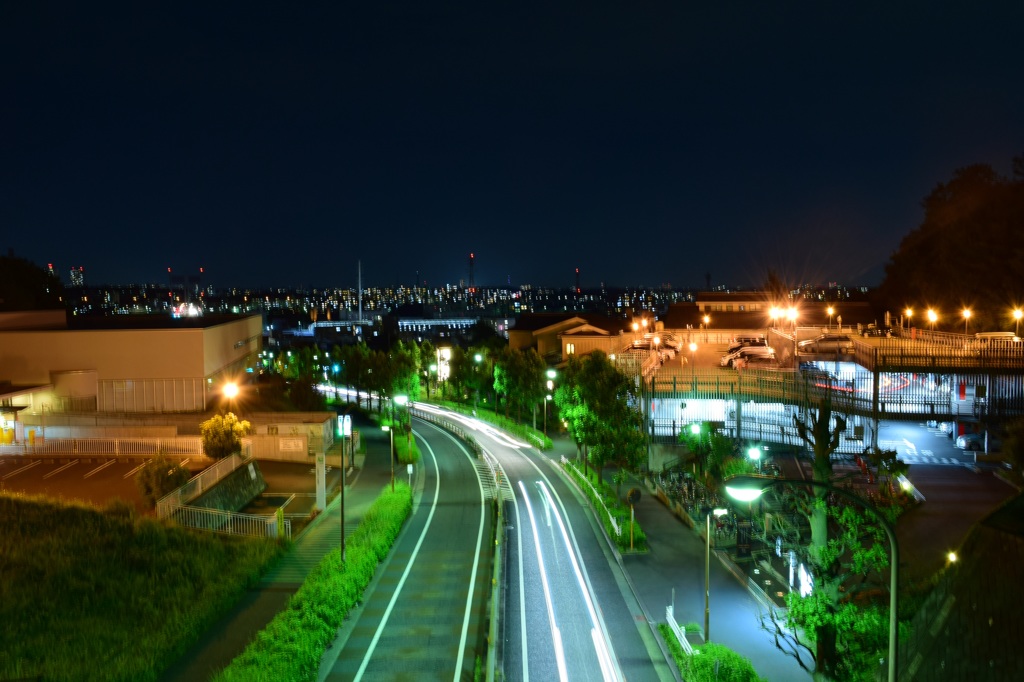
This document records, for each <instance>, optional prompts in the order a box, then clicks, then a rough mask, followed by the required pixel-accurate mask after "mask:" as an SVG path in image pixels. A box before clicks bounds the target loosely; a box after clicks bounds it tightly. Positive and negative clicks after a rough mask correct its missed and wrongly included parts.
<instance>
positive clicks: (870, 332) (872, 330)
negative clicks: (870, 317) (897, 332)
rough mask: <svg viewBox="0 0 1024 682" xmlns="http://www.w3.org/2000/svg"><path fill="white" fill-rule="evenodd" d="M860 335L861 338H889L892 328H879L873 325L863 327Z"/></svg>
mask: <svg viewBox="0 0 1024 682" xmlns="http://www.w3.org/2000/svg"><path fill="white" fill-rule="evenodd" d="M860 334H861V336H884V337H889V336H892V327H879V326H876V325H873V324H869V325H868V326H867V327H864V329H863V331H861V333H860Z"/></svg>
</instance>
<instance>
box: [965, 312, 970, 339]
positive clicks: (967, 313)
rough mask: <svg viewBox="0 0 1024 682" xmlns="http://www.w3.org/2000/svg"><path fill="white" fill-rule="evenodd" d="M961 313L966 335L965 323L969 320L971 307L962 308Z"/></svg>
mask: <svg viewBox="0 0 1024 682" xmlns="http://www.w3.org/2000/svg"><path fill="white" fill-rule="evenodd" d="M963 315H964V336H967V323H968V322H970V321H971V309H970V308H964V310H963Z"/></svg>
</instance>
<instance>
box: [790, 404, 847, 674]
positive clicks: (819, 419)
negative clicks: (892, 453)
mask: <svg viewBox="0 0 1024 682" xmlns="http://www.w3.org/2000/svg"><path fill="white" fill-rule="evenodd" d="M809 404H811V407H809V408H808V409H807V411H806V412H805V413H803V414H801V415H797V416H794V417H793V425H794V426H795V427H796V431H797V434H798V435H799V436H800V438H801V440H803V441H804V442H805V443H806V444H807V445H808V446H809V447H810V448H811V451H812V452H813V453H814V462H813V466H812V471H813V479H814V480H815V481H817V482H818V483H822V484H825V485H829V484H831V481H832V454H833V453H834V452H835V451H836V450H838V449H839V440H840V437H841V435H842V433H843V432H844V431H846V419H845V418H844V417H843V416H841V415H838V414H833V411H832V393H831V391H828V392H826V394H825V396H824V397H823V398H821V399H820V400H819V401H818V402H817V404H816V405H815V404H814V403H813V402H810V401H809ZM812 495H813V497H814V503H813V504H812V505H810V513H809V515H808V520H809V521H810V526H811V543H810V548H809V555H810V563H811V566H812V568H813V571H814V575H815V586H814V590H815V592H817V593H818V596H817V597H816V598H818V599H820V600H821V603H822V604H831V607H830V613H833V614H834V613H835V611H836V610H837V609H838V604H839V600H840V587H841V583H840V582H839V581H838V580H837V579H836V576H834V575H833V574H832V570H831V567H830V563H829V561H828V556H827V554H826V552H827V548H828V546H829V527H828V519H829V517H828V514H829V507H828V490H827V489H826V488H825V487H823V486H815V487H814V489H813V493H812ZM811 625H812V626H813V630H814V637H815V641H816V643H817V652H816V654H815V660H816V661H817V666H818V670H819V671H821V672H822V673H823V674H825V675H827V676H831V675H832V674H833V671H834V670H835V669H836V666H837V665H838V663H839V661H838V660H837V655H836V627H835V622H834V620H833V619H829V618H821V619H816V620H815V621H813V622H812V623H811Z"/></svg>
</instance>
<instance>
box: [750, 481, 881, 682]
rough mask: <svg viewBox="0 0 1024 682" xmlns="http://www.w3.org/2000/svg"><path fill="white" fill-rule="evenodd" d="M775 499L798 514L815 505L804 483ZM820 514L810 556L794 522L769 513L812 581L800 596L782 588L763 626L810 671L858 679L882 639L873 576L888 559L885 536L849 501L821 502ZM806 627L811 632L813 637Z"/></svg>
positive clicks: (874, 662)
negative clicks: (820, 531) (823, 538)
mask: <svg viewBox="0 0 1024 682" xmlns="http://www.w3.org/2000/svg"><path fill="white" fill-rule="evenodd" d="M780 498H781V500H782V504H781V506H782V508H783V509H792V510H796V511H797V512H798V513H799V514H800V515H802V516H803V517H804V518H805V519H806V518H809V516H810V514H811V512H812V510H814V509H817V508H820V507H821V504H822V503H821V501H820V500H819V499H818V498H817V496H816V495H814V494H812V493H811V492H809V491H807V490H806V489H802V490H791V489H787V490H786V491H785V492H783V493H782V494H781V495H780ZM827 516H828V520H829V525H830V528H831V532H830V536H829V539H828V542H827V544H826V545H825V546H824V547H821V548H819V549H818V551H817V552H816V554H815V555H814V556H812V555H811V553H810V548H809V547H808V546H807V545H806V544H805V543H804V542H803V538H802V537H801V533H800V528H799V527H798V526H795V525H789V524H787V523H786V521H785V518H786V517H785V515H780V514H777V513H776V514H773V518H774V519H776V521H775V522H774V523H773V527H772V528H773V529H772V532H773V534H774V535H776V536H777V537H780V538H783V545H784V547H785V548H786V549H787V550H792V551H794V552H795V553H796V554H797V556H798V557H800V559H801V560H802V561H805V562H809V563H811V564H812V565H813V566H814V567H815V569H814V578H813V579H814V587H813V590H812V591H811V593H810V594H808V595H807V596H806V597H802V596H800V594H799V593H798V592H792V593H790V594H789V595H787V598H786V603H787V609H788V610H787V611H786V613H785V615H784V616H780V615H779V614H778V613H776V612H774V611H772V612H770V613H767V614H765V615H763V616H762V626H763V627H764V628H765V629H766V630H768V631H770V632H771V633H772V634H773V635H774V638H775V643H776V646H777V647H778V648H779V649H780V650H782V651H785V652H787V653H789V654H790V655H792V656H793V657H794V658H796V660H797V662H798V663H799V664H800V665H801V666H802V667H804V668H805V669H806V670H809V671H812V672H814V674H815V677H816V678H820V679H835V680H854V679H862V678H863V677H864V672H865V671H866V670H872V669H873V668H874V667H875V666H876V665H877V661H878V653H879V652H880V651H884V650H885V649H886V647H887V646H888V633H889V613H888V609H886V608H885V607H884V606H882V605H879V604H877V603H875V601H874V600H875V599H877V597H878V595H880V594H884V589H883V586H882V585H881V584H880V580H879V576H880V575H881V573H882V572H883V571H885V569H886V568H887V567H888V566H889V543H888V539H887V537H886V535H885V532H884V530H883V529H882V527H881V526H880V525H879V523H878V521H877V520H875V519H873V518H870V517H868V516H866V515H865V514H864V513H863V512H862V511H861V510H860V509H859V508H858V507H856V506H853V505H852V503H850V502H849V501H848V500H844V499H843V498H841V497H839V498H838V499H837V500H836V501H835V503H834V504H832V505H830V506H829V507H828V508H827ZM833 588H835V589H833ZM807 633H814V638H812V639H813V640H814V641H809V640H808V638H807V636H806V634H807ZM822 633H826V636H828V637H829V641H830V642H831V645H832V648H833V650H832V651H829V652H823V651H822V647H821V641H820V639H818V638H819V637H820V636H821V634H822ZM823 656H831V658H827V657H825V658H823ZM807 659H810V660H807ZM811 661H813V664H812V662H811ZM872 679H873V678H872Z"/></svg>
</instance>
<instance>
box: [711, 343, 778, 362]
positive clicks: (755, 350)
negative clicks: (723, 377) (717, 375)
mask: <svg viewBox="0 0 1024 682" xmlns="http://www.w3.org/2000/svg"><path fill="white" fill-rule="evenodd" d="M753 357H769V358H772V359H774V358H775V349H774V348H772V347H771V346H744V347H743V348H740V349H738V350H736V351H735V352H733V353H726V354H725V355H723V356H722V360H721V364H722V367H733V366H734V364H733V363H734V362H735V361H736V360H739V359H743V360H747V359H749V358H753Z"/></svg>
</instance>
